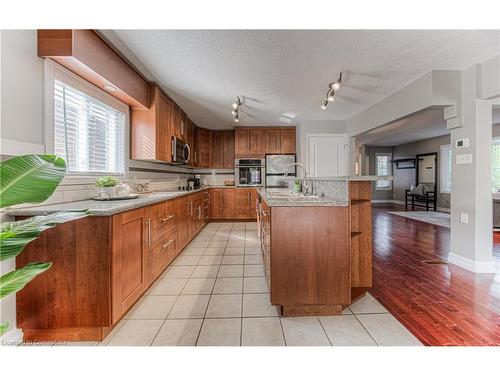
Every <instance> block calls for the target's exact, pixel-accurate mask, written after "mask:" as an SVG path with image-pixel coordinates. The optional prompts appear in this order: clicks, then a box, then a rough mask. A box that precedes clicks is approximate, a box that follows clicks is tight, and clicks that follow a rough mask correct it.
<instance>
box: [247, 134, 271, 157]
mask: <svg viewBox="0 0 500 375" xmlns="http://www.w3.org/2000/svg"><path fill="white" fill-rule="evenodd" d="M266 139H267V129H265V128H263V129H250V155H251V156H252V157H258V158H264V157H265V155H266Z"/></svg>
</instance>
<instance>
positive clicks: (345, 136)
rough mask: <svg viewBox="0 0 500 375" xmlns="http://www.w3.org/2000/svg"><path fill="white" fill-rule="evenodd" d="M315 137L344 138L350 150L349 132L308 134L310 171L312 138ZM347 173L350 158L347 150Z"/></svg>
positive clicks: (307, 146)
mask: <svg viewBox="0 0 500 375" xmlns="http://www.w3.org/2000/svg"><path fill="white" fill-rule="evenodd" d="M313 138H342V139H343V140H344V141H345V145H346V147H347V151H349V135H348V134H347V133H335V134H332V133H311V134H306V165H305V167H306V169H307V171H308V172H310V171H311V160H310V151H311V150H310V148H311V139H313ZM346 158H347V160H346V173H347V174H349V173H348V171H349V165H350V163H349V158H350V153H349V152H346Z"/></svg>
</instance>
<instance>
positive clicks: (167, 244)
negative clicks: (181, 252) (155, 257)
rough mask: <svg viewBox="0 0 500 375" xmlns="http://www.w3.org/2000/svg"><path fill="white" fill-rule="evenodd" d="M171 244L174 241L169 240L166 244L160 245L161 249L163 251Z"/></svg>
mask: <svg viewBox="0 0 500 375" xmlns="http://www.w3.org/2000/svg"><path fill="white" fill-rule="evenodd" d="M172 242H174V240H170V241H168V242H167V243H164V244H163V245H161V247H163V248H164V249H165V248H167V247H169V246H170V244H171V243H172Z"/></svg>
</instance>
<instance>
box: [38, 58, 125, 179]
mask: <svg viewBox="0 0 500 375" xmlns="http://www.w3.org/2000/svg"><path fill="white" fill-rule="evenodd" d="M55 80H58V81H61V82H64V83H65V84H67V85H69V86H71V87H74V88H75V89H77V90H79V91H81V92H83V93H85V94H86V95H89V96H91V97H93V98H95V99H96V100H99V101H101V102H103V103H105V104H106V105H108V106H110V107H112V108H113V109H115V110H117V111H120V112H122V113H124V114H125V144H124V159H125V160H124V173H123V174H106V175H112V176H115V177H118V178H122V179H127V178H128V177H129V160H130V146H129V145H130V107H129V106H128V105H127V104H125V103H123V102H121V101H120V100H118V99H116V98H114V97H113V96H111V95H109V94H108V93H107V92H105V91H104V90H102V89H100V88H98V87H97V86H95V85H93V84H92V83H90V82H88V81H86V80H84V79H83V78H81V77H79V76H78V75H76V74H74V73H73V72H70V71H69V70H68V69H66V68H64V67H63V66H61V65H59V64H57V63H56V62H54V61H52V60H50V59H46V60H45V65H44V120H43V122H44V126H43V128H44V142H45V152H46V153H48V154H53V153H54V84H55ZM100 176H103V174H102V173H96V174H93V173H85V172H82V173H81V174H78V173H73V174H71V175H67V176H65V177H64V179H63V180H62V182H61V185H74V184H87V183H93V182H95V179H96V178H98V177H100Z"/></svg>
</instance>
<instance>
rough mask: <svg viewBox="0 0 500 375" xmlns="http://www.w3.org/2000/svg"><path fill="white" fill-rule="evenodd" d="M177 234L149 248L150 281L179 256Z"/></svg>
mask: <svg viewBox="0 0 500 375" xmlns="http://www.w3.org/2000/svg"><path fill="white" fill-rule="evenodd" d="M176 242H177V239H176V235H175V233H174V234H172V235H171V236H170V237H168V238H166V239H165V240H164V241H162V242H161V243H159V244H158V245H156V246H155V247H152V248H150V249H149V282H150V283H152V282H153V281H154V280H155V279H156V278H157V277H158V276H160V275H161V273H162V272H163V271H164V270H165V269H166V268H167V266H168V265H169V264H170V263H171V262H172V261H173V260H174V258H175V257H176V256H177V246H176Z"/></svg>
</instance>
